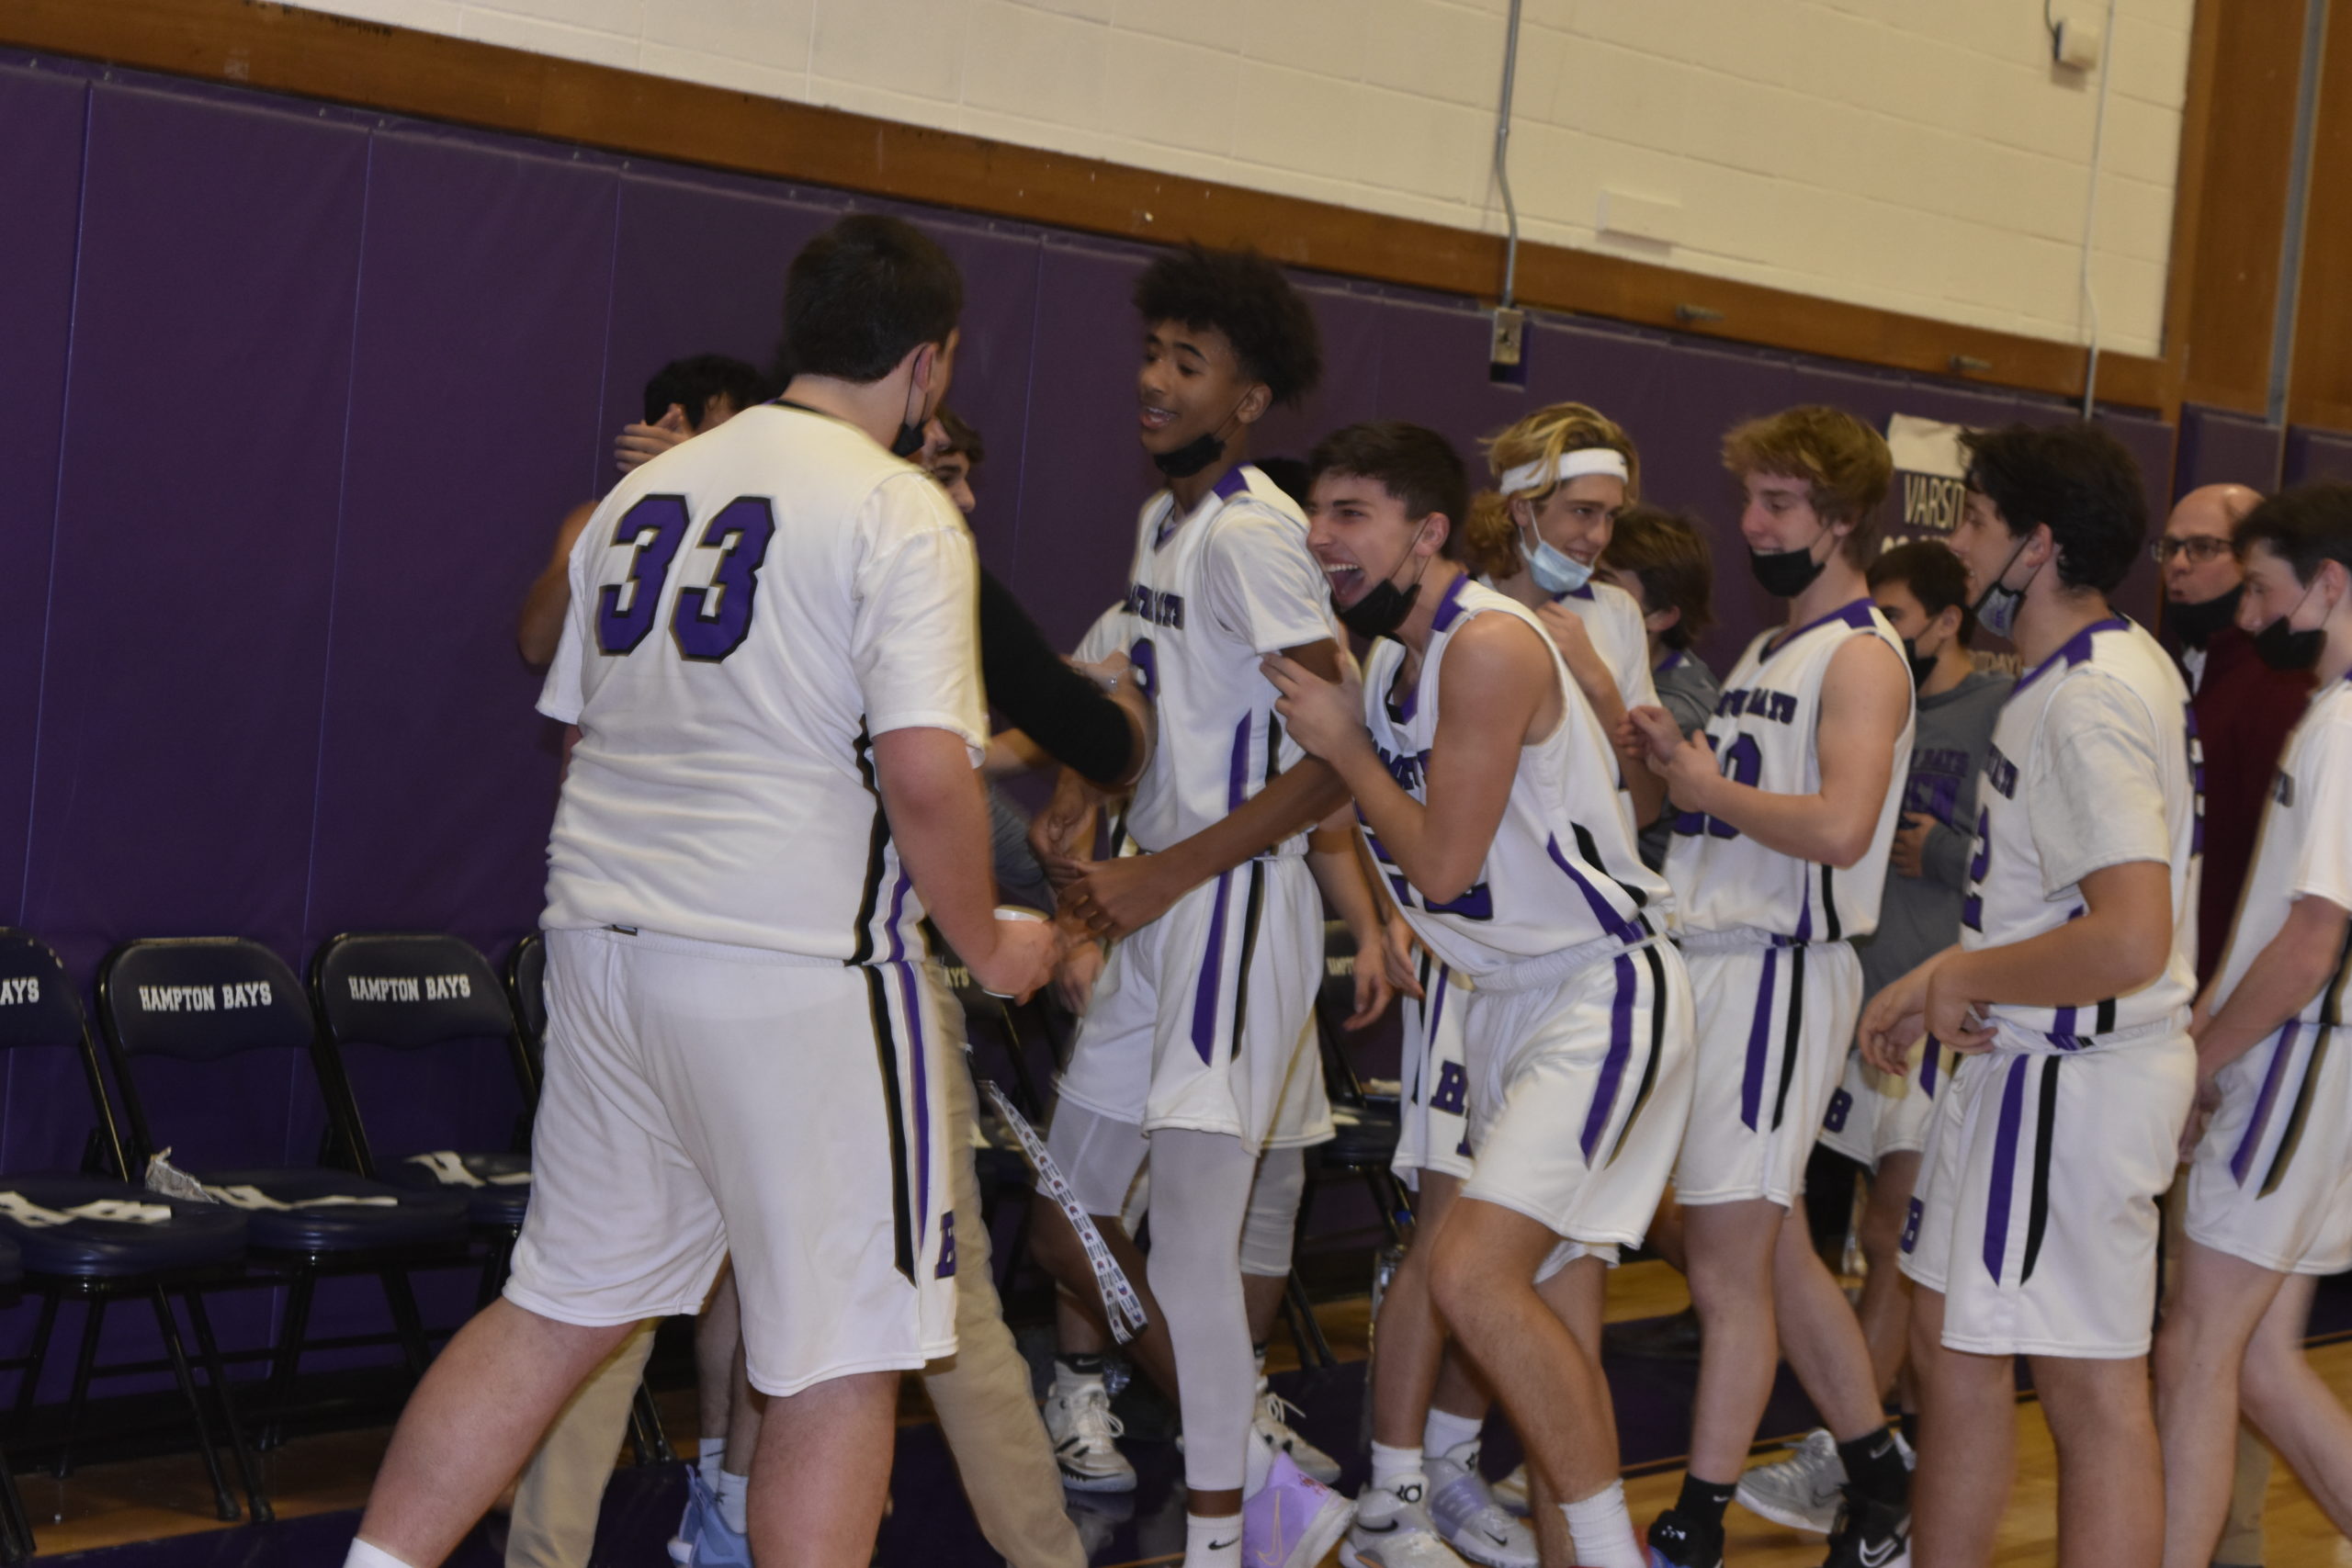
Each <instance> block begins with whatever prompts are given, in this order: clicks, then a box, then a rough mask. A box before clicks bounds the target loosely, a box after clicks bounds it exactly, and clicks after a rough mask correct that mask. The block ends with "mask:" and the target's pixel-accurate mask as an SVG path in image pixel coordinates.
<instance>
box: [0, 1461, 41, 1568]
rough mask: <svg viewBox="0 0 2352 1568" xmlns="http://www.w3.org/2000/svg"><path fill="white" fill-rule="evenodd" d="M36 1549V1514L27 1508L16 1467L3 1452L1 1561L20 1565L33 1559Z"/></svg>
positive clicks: (13, 1566)
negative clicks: (34, 1523) (18, 1485)
mask: <svg viewBox="0 0 2352 1568" xmlns="http://www.w3.org/2000/svg"><path fill="white" fill-rule="evenodd" d="M36 1550H37V1545H36V1543H35V1541H34V1540H33V1521H32V1516H31V1515H29V1514H28V1513H27V1512H26V1511H25V1499H24V1495H23V1494H22V1493H20V1492H18V1491H17V1472H16V1469H15V1467H14V1466H12V1465H10V1464H9V1463H8V1456H7V1455H6V1452H0V1563H6V1564H7V1565H8V1568H16V1564H17V1563H19V1562H30V1561H31V1560H32V1556H33V1553H34V1551H36Z"/></svg>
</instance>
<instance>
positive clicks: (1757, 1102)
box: [1739, 947, 1781, 1133]
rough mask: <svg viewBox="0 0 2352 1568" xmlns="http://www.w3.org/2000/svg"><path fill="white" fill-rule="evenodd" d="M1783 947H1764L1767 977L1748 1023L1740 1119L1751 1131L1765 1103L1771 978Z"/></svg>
mask: <svg viewBox="0 0 2352 1568" xmlns="http://www.w3.org/2000/svg"><path fill="white" fill-rule="evenodd" d="M1780 966H1781V950H1780V949H1779V948H1778V947H1768V948H1766V949H1765V950H1764V978H1763V979H1762V980H1760V981H1758V983H1757V987H1756V1017H1755V1020H1754V1021H1752V1022H1750V1023H1749V1024H1748V1026H1747V1071H1746V1072H1745V1073H1744V1074H1742V1075H1741V1077H1740V1080H1739V1119H1740V1121H1741V1122H1743V1123H1744V1124H1745V1125H1746V1126H1747V1130H1748V1131H1749V1132H1751V1133H1753V1132H1754V1131H1756V1116H1757V1112H1758V1109H1759V1108H1760V1107H1761V1106H1762V1105H1763V1103H1764V1058H1765V1057H1766V1056H1767V1055H1770V1053H1771V1050H1772V981H1773V977H1774V976H1775V975H1777V974H1778V973H1779V971H1780Z"/></svg>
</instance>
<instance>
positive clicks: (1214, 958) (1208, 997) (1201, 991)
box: [1193, 721, 1246, 1062]
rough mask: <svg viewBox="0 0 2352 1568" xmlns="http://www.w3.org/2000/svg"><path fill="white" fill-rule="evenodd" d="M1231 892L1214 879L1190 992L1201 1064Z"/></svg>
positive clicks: (1210, 1034) (1224, 878)
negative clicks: (1197, 974) (1204, 941)
mask: <svg viewBox="0 0 2352 1568" xmlns="http://www.w3.org/2000/svg"><path fill="white" fill-rule="evenodd" d="M1245 722H1246V721H1245ZM1232 892H1233V873H1231V872H1229V871H1228V872H1226V873H1225V874H1222V875H1220V876H1219V877H1218V878H1217V879H1216V908H1213V909H1211V910H1210V911H1209V944H1208V948H1207V951H1205V952H1204V953H1202V954H1201V980H1200V984H1199V986H1198V987H1195V988H1194V990H1193V1050H1195V1051H1198V1052H1199V1053H1200V1054H1201V1060H1202V1061H1204V1062H1205V1061H1207V1060H1208V1059H1209V1058H1210V1057H1212V1056H1214V1055H1216V994H1217V982H1218V981H1219V980H1220V979H1221V978H1222V977H1223V975H1224V970H1225V903H1226V899H1227V897H1229V896H1230V895H1231V894H1232Z"/></svg>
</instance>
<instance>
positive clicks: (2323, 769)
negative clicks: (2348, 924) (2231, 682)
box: [2214, 677, 2352, 1024]
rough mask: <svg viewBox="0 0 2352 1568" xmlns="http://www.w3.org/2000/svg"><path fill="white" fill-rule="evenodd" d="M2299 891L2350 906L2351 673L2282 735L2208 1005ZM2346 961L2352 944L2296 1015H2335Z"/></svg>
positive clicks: (2269, 936)
mask: <svg viewBox="0 0 2352 1568" xmlns="http://www.w3.org/2000/svg"><path fill="white" fill-rule="evenodd" d="M2306 895H2309V896H2312V897H2321V898H2325V899H2327V900H2328V901H2329V902H2330V903H2332V904H2335V905H2336V906H2338V907H2339V908H2352V677H2347V678H2346V679H2345V680H2342V681H2337V682H2334V683H2333V684H2332V685H2330V686H2328V687H2327V688H2326V689H2325V690H2324V691H2322V692H2320V693H2319V694H2316V695H2315V696H2313V697H2312V705H2311V707H2310V708H2309V709H2308V710H2306V711H2305V713H2304V714H2303V716H2302V718H2301V721H2300V722H2299V723H2297V724H2296V726H2295V729H2294V733H2293V734H2291V735H2290V736H2289V737H2288V738H2287V748H2286V750H2285V751H2284V753H2282V754H2281V756H2280V757H2279V759H2278V777H2277V779H2275V780H2274V781H2273V782H2272V784H2271V790H2270V805H2269V807H2268V808H2267V810H2265V811H2264V813H2263V817H2262V840H2261V842H2260V844H2259V845H2258V846H2257V847H2256V850H2255V852H2254V869H2253V870H2252V871H2251V872H2249V873H2248V874H2247V875H2246V879H2245V896H2244V897H2242V898H2241V900H2240V901H2239V904H2238V917H2237V923H2236V924H2235V925H2234V926H2233V927H2232V928H2231V931H2230V945H2229V949H2228V951H2227V953H2225V954H2224V955H2223V957H2222V969H2221V975H2222V984H2221V987H2220V988H2219V989H2218V990H2217V991H2216V992H2215V993H2214V1005H2215V1006H2216V1008H2218V1007H2220V1006H2221V1004H2222V1003H2224V1002H2226V1001H2228V1000H2229V997H2230V993H2231V992H2232V991H2234V990H2235V989H2237V986H2238V982H2239V981H2240V980H2243V979H2245V972H2246V970H2247V969H2248V968H2249V967H2250V966H2251V965H2252V964H2253V963H2254V960H2255V957H2256V954H2258V953H2261V951H2262V950H2263V949H2264V948H2266V947H2267V946H2269V945H2270V943H2271V942H2272V940H2273V939H2275V938H2276V937H2277V936H2278V931H2279V928H2281V927H2282V926H2284V925H2285V924H2286V923H2287V911H2288V909H2289V908H2290V906H2292V905H2293V903H2294V901H2295V900H2296V899H2298V898H2300V897H2305V896H2306ZM2347 967H2352V950H2347V952H2346V953H2344V954H2342V955H2339V957H2338V960H2337V963H2336V965H2335V976H2334V977H2333V978H2332V979H2330V980H2329V981H2328V983H2327V984H2326V985H2324V986H2322V987H2320V989H2319V993H2318V994H2317V995H2316V996H2314V997H2312V999H2311V1000H2310V1001H2308V1002H2305V1003H2304V1004H2303V1009H2302V1011H2301V1013H2299V1014H2298V1015H2297V1016H2298V1017H2299V1018H2300V1019H2301V1021H2303V1022H2305V1023H2307V1024H2319V1023H2323V1022H2336V1021H2340V1020H2341V1019H2342V1017H2343V1001H2344V991H2345V975H2346V968H2347Z"/></svg>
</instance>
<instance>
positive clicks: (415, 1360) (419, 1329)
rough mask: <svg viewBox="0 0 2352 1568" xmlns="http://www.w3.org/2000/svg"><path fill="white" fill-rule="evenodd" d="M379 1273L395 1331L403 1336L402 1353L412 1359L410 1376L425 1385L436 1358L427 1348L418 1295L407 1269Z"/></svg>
mask: <svg viewBox="0 0 2352 1568" xmlns="http://www.w3.org/2000/svg"><path fill="white" fill-rule="evenodd" d="M377 1273H378V1274H379V1277H380V1278H381V1279H382V1280H383V1281H384V1301H385V1303H386V1304H387V1305H389V1306H390V1308H391V1309H392V1328H393V1331H394V1332H396V1333H397V1334H399V1336H400V1339H401V1355H403V1356H405V1357H407V1358H408V1375H409V1377H410V1378H411V1379H412V1380H413V1381H416V1382H423V1381H424V1368H425V1364H426V1363H427V1362H428V1361H429V1360H430V1359H432V1358H431V1355H430V1353H429V1352H428V1351H427V1350H426V1349H425V1346H424V1315H423V1314H420V1313H419V1312H418V1311H417V1310H416V1292H415V1291H414V1290H413V1289H412V1288H411V1287H410V1285H409V1282H408V1271H407V1270H406V1269H378V1270H377Z"/></svg>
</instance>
